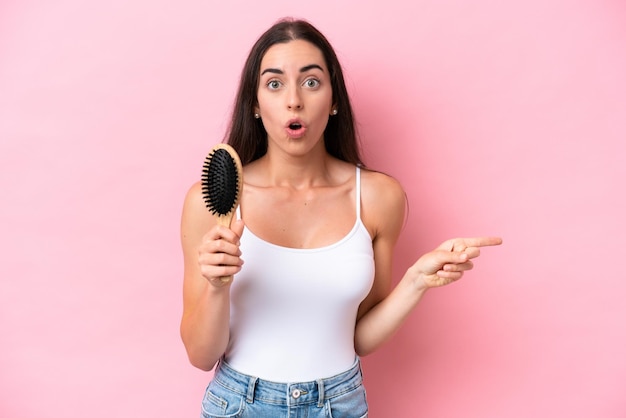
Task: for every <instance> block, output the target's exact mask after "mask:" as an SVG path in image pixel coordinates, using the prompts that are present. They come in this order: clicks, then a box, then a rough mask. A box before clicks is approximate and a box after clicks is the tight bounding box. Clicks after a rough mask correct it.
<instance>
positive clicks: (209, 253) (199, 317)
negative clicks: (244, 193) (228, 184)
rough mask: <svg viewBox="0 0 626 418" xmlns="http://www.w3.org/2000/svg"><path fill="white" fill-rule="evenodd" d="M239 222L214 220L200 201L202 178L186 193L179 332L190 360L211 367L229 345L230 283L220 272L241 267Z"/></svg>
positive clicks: (204, 367)
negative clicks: (227, 223)
mask: <svg viewBox="0 0 626 418" xmlns="http://www.w3.org/2000/svg"><path fill="white" fill-rule="evenodd" d="M242 231H243V222H241V221H235V222H233V224H232V225H231V229H229V228H226V227H223V226H218V225H217V224H216V222H215V220H214V218H213V217H212V216H211V215H210V213H209V212H208V210H207V209H206V208H205V206H204V201H203V200H202V193H201V188H200V184H199V183H197V184H195V185H194V186H192V187H191V189H190V190H189V192H188V193H187V196H186V198H185V203H184V206H183V213H182V219H181V243H182V248H183V258H184V278H183V315H182V320H181V325H180V333H181V337H182V340H183V343H184V345H185V349H186V350H187V355H188V357H189V361H190V362H191V364H193V365H194V366H195V367H198V368H199V369H202V370H211V369H212V368H213V367H214V366H215V364H216V362H217V360H219V358H220V357H221V356H222V354H223V353H224V351H225V350H226V346H227V345H228V338H229V317H230V283H223V282H222V281H221V280H220V277H223V276H230V275H233V274H235V273H237V272H239V270H240V269H241V264H242V261H241V259H240V255H241V253H240V251H239V237H240V236H241V233H242Z"/></svg>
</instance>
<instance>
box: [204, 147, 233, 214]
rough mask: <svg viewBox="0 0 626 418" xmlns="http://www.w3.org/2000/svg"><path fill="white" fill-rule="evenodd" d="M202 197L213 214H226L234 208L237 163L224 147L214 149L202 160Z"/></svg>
mask: <svg viewBox="0 0 626 418" xmlns="http://www.w3.org/2000/svg"><path fill="white" fill-rule="evenodd" d="M201 183H202V197H203V198H204V203H205V204H206V207H207V209H208V210H209V211H210V212H211V213H212V214H214V215H226V214H228V213H229V212H230V211H231V210H233V209H234V207H235V205H236V203H237V195H238V192H239V187H240V185H239V178H238V175H237V165H236V163H235V160H234V159H233V157H232V156H231V155H230V154H229V152H228V151H227V150H225V149H221V148H219V149H215V150H213V151H212V152H211V153H210V154H209V155H207V157H206V159H205V160H204V166H203V169H202V179H201Z"/></svg>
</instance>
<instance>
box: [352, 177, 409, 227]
mask: <svg viewBox="0 0 626 418" xmlns="http://www.w3.org/2000/svg"><path fill="white" fill-rule="evenodd" d="M361 204H362V208H363V209H362V213H363V215H362V217H363V221H364V223H365V225H366V226H367V227H368V229H369V230H370V233H371V234H372V236H378V235H379V234H380V233H381V231H387V230H392V231H397V230H399V228H400V227H401V225H402V224H403V222H404V215H405V210H406V193H405V192H404V188H403V187H402V185H401V184H400V182H399V181H398V180H396V179H395V178H394V177H392V176H390V175H388V174H385V173H382V172H379V171H372V170H361Z"/></svg>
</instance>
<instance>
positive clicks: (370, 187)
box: [361, 169, 406, 201]
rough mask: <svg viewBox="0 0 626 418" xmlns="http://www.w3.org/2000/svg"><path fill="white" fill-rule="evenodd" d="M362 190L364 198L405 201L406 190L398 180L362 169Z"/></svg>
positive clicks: (378, 172)
mask: <svg viewBox="0 0 626 418" xmlns="http://www.w3.org/2000/svg"><path fill="white" fill-rule="evenodd" d="M361 190H362V194H363V196H364V197H366V198H367V197H369V198H373V199H376V200H380V199H383V200H385V199H391V200H393V201H395V200H405V197H406V195H405V192H404V188H403V187H402V185H401V184H400V182H399V181H398V180H396V179H395V178H394V177H393V176H390V175H389V174H385V173H382V172H380V171H374V170H370V169H361Z"/></svg>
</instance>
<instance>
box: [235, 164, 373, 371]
mask: <svg viewBox="0 0 626 418" xmlns="http://www.w3.org/2000/svg"><path fill="white" fill-rule="evenodd" d="M355 194H356V222H355V224H354V227H353V228H352V230H351V231H350V232H349V233H348V234H347V235H346V236H345V237H343V238H342V239H341V240H339V241H338V242H336V243H334V244H331V245H327V246H324V247H320V248H313V249H296V248H287V247H282V246H278V245H275V244H271V243H269V242H266V241H264V240H262V239H260V238H259V237H257V236H255V235H254V233H252V231H250V230H248V229H246V230H245V231H244V233H243V236H242V237H241V252H242V257H243V259H244V260H245V264H244V265H243V268H242V270H241V271H240V272H239V273H238V274H237V275H236V276H235V280H234V281H233V284H232V285H231V286H232V287H231V312H230V341H229V344H228V347H227V349H226V353H225V360H226V362H227V363H228V364H229V365H231V366H232V367H233V368H234V369H236V370H238V371H239V372H241V373H245V374H248V375H251V376H255V377H258V378H261V379H265V380H271V381H274V382H285V383H288V382H304V381H312V380H316V379H320V378H325V377H331V376H334V375H336V374H339V373H341V372H344V371H346V370H348V369H349V368H350V367H352V366H353V365H354V361H355V358H356V353H355V351H354V328H355V324H356V315H357V310H358V307H359V305H360V303H361V302H362V301H363V299H364V298H365V297H366V296H367V295H368V293H369V291H370V289H371V287H372V283H373V281H374V252H373V249H372V238H371V236H370V235H369V232H368V231H367V229H366V228H365V225H363V222H362V221H361V173H360V169H359V167H357V172H356V193H355ZM244 220H245V219H244Z"/></svg>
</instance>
